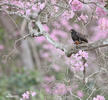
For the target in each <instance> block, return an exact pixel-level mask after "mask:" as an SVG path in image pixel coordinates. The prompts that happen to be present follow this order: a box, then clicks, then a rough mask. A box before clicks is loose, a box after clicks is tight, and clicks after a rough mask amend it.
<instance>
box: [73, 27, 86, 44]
mask: <svg viewBox="0 0 108 100" xmlns="http://www.w3.org/2000/svg"><path fill="white" fill-rule="evenodd" d="M71 37H72V40H73V41H74V43H75V44H76V45H78V44H82V43H84V42H85V43H88V40H87V39H86V37H85V35H82V34H81V33H78V32H76V31H75V30H74V29H71Z"/></svg>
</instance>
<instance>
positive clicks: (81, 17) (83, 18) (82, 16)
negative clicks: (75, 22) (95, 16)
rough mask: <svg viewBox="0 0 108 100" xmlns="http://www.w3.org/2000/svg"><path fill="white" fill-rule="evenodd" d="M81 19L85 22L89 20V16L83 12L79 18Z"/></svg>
mask: <svg viewBox="0 0 108 100" xmlns="http://www.w3.org/2000/svg"><path fill="white" fill-rule="evenodd" d="M78 19H79V20H83V21H84V22H85V23H86V22H87V19H88V16H87V15H84V14H81V16H80V17H79V18H78Z"/></svg>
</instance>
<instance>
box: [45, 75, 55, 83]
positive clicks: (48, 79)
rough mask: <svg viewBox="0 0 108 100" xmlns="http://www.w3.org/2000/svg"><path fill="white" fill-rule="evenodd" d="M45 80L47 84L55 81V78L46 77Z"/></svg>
mask: <svg viewBox="0 0 108 100" xmlns="http://www.w3.org/2000/svg"><path fill="white" fill-rule="evenodd" d="M44 80H45V81H46V82H52V81H54V80H55V77H54V76H45V77H44Z"/></svg>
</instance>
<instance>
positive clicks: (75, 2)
mask: <svg viewBox="0 0 108 100" xmlns="http://www.w3.org/2000/svg"><path fill="white" fill-rule="evenodd" d="M71 7H72V10H73V11H77V10H81V8H82V3H81V2H80V1H79V0H73V2H71Z"/></svg>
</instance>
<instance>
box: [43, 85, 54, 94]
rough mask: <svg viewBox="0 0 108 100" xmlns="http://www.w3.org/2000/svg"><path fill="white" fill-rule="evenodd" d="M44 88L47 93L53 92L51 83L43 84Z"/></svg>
mask: <svg viewBox="0 0 108 100" xmlns="http://www.w3.org/2000/svg"><path fill="white" fill-rule="evenodd" d="M43 88H44V89H45V91H46V92H47V93H50V94H51V93H52V90H51V86H50V85H47V84H43Z"/></svg>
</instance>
